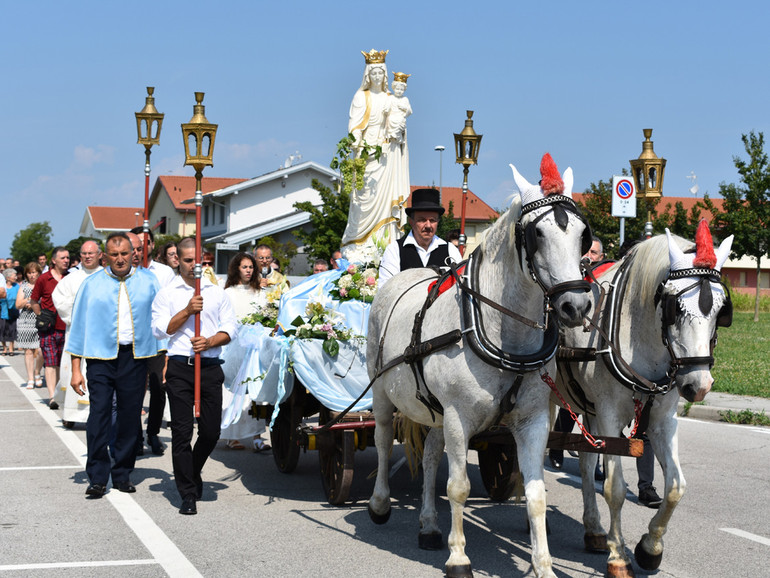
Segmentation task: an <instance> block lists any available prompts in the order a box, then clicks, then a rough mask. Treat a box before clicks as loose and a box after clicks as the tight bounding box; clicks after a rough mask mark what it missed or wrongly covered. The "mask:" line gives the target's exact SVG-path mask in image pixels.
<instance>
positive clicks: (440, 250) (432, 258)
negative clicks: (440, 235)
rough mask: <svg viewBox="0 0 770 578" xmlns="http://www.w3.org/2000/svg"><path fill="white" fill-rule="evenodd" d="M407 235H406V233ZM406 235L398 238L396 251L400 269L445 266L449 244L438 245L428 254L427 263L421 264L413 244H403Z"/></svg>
mask: <svg viewBox="0 0 770 578" xmlns="http://www.w3.org/2000/svg"><path fill="white" fill-rule="evenodd" d="M407 236H408V235H407ZM404 240H406V237H401V238H400V239H399V240H398V253H399V256H400V257H401V270H402V271H406V270H407V269H417V268H418V267H446V260H447V257H449V244H448V243H444V244H443V245H439V246H438V247H436V248H435V249H434V250H433V251H431V252H430V254H429V255H428V264H427V265H423V264H422V260H421V259H420V254H419V253H418V252H417V247H416V246H414V245H404Z"/></svg>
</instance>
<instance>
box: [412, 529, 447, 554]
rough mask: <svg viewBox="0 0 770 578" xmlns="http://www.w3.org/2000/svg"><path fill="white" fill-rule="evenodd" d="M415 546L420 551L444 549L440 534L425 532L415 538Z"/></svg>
mask: <svg viewBox="0 0 770 578" xmlns="http://www.w3.org/2000/svg"><path fill="white" fill-rule="evenodd" d="M417 545H418V546H419V547H420V550H441V549H442V548H443V547H444V539H443V538H442V536H441V532H426V533H425V534H423V533H422V532H420V534H419V535H418V536H417Z"/></svg>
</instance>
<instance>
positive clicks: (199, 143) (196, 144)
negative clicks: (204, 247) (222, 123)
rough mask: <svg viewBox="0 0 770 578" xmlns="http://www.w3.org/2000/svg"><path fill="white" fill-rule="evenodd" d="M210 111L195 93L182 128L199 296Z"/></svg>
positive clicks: (209, 158) (197, 375)
mask: <svg viewBox="0 0 770 578" xmlns="http://www.w3.org/2000/svg"><path fill="white" fill-rule="evenodd" d="M205 113H206V107H205V106H203V93H202V92H196V93H195V105H194V106H193V116H192V118H191V119H190V122H188V123H187V124H183V125H182V136H183V137H184V166H192V167H193V168H194V169H195V269H194V272H195V295H200V293H201V273H202V268H201V205H202V204H203V193H202V191H201V181H202V180H203V169H204V168H205V167H213V166H214V160H213V157H214V139H215V138H216V136H217V125H215V124H211V123H209V121H208V120H206V114H205ZM200 334H201V317H200V313H196V314H195V337H199V336H200ZM200 414H201V355H200V353H196V354H195V417H200Z"/></svg>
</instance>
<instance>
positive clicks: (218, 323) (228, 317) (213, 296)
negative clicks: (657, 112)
mask: <svg viewBox="0 0 770 578" xmlns="http://www.w3.org/2000/svg"><path fill="white" fill-rule="evenodd" d="M193 295H195V289H194V288H193V287H190V286H189V285H188V284H187V283H185V282H184V280H183V279H182V277H181V276H179V275H177V276H176V277H174V280H173V281H172V282H171V283H170V284H169V285H166V286H165V287H162V288H161V290H160V291H159V292H158V294H157V295H156V296H155V300H154V301H153V302H152V333H153V335H154V336H155V338H156V339H158V340H163V339H168V355H183V356H185V357H190V356H192V355H194V353H193V349H192V338H193V337H195V316H194V315H191V316H190V317H188V318H187V321H185V322H184V324H183V325H182V326H181V327H180V328H179V329H178V330H177V331H176V333H173V334H169V333H167V330H168V324H169V323H170V322H171V318H172V317H173V316H174V315H176V314H177V313H179V312H180V311H181V310H182V309H184V308H185V307H187V304H188V303H189V302H190V299H192V298H193ZM201 295H202V296H203V311H201V314H200V316H201V333H200V334H201V335H202V336H203V337H211V336H213V335H215V334H217V333H218V332H220V331H221V332H223V333H227V334H228V335H229V336H230V337H231V338H232V337H234V336H235V331H236V327H237V322H236V319H235V313H234V312H233V306H232V305H231V304H230V299H229V298H228V297H227V295H225V292H224V290H223V289H222V288H221V287H217V286H216V285H214V284H213V283H211V281H209V280H208V279H206V278H205V277H202V278H201ZM221 351H222V348H221V347H212V348H211V349H207V350H206V351H204V352H202V353H201V356H202V357H219V354H220V353H221Z"/></svg>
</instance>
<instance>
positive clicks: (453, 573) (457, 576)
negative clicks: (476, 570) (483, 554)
mask: <svg viewBox="0 0 770 578" xmlns="http://www.w3.org/2000/svg"><path fill="white" fill-rule="evenodd" d="M444 571H445V572H446V577H447V578H473V570H471V565H470V564H463V565H461V566H447V567H446V568H444Z"/></svg>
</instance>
